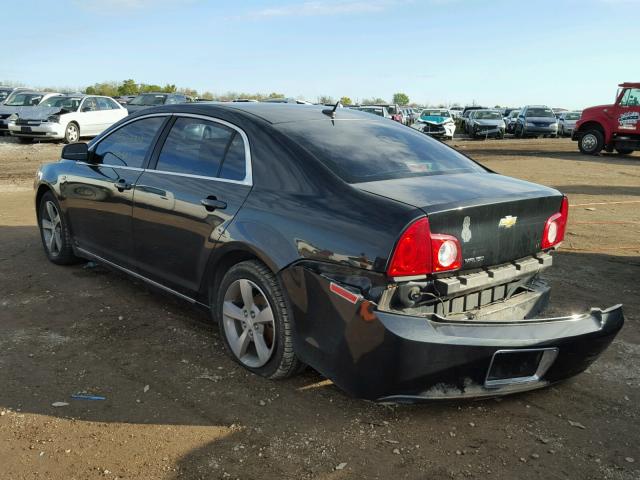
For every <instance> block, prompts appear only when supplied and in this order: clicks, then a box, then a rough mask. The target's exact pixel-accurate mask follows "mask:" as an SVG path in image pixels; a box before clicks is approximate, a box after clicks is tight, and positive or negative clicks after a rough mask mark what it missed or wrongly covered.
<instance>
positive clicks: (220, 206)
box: [200, 195, 227, 212]
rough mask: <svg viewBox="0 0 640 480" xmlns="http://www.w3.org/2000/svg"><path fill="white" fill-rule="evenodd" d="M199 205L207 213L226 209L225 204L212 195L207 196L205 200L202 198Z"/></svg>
mask: <svg viewBox="0 0 640 480" xmlns="http://www.w3.org/2000/svg"><path fill="white" fill-rule="evenodd" d="M200 203H201V204H202V205H204V208H206V209H207V211H208V212H213V211H214V210H224V209H225V208H227V202H223V201H222V200H218V199H217V198H216V197H214V196H212V195H210V196H208V197H207V198H203V199H202V200H200Z"/></svg>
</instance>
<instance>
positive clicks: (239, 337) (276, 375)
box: [211, 260, 303, 380]
mask: <svg viewBox="0 0 640 480" xmlns="http://www.w3.org/2000/svg"><path fill="white" fill-rule="evenodd" d="M214 298H215V302H214V303H213V305H212V306H211V310H212V312H214V316H215V318H216V320H217V321H218V324H219V327H220V336H221V337H222V340H223V342H224V344H225V347H226V350H227V353H228V354H229V355H230V356H231V358H233V359H234V360H235V361H236V362H237V363H239V364H240V365H242V366H243V367H244V368H246V369H247V370H249V371H251V372H253V373H255V374H256V375H260V376H262V377H265V378H269V379H272V380H276V379H282V378H287V377H290V376H292V375H294V374H296V373H297V372H298V371H300V369H301V367H302V366H303V365H302V364H301V362H300V361H299V360H298V358H297V357H296V354H295V352H294V351H293V318H292V313H291V311H292V309H291V307H290V305H289V301H288V299H287V296H286V292H285V291H284V289H283V288H282V286H281V284H280V281H279V280H278V278H277V277H276V276H275V275H274V274H273V272H272V271H271V270H270V269H269V268H268V267H267V266H266V265H265V264H263V263H262V262H259V261H257V260H249V261H245V262H241V263H238V264H237V265H235V266H233V267H231V269H229V271H228V272H227V273H226V274H225V276H224V277H223V279H222V281H221V282H220V286H219V288H218V289H217V291H216V292H215V293H214ZM232 345H233V346H232Z"/></svg>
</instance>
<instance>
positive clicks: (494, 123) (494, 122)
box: [474, 119, 504, 127]
mask: <svg viewBox="0 0 640 480" xmlns="http://www.w3.org/2000/svg"><path fill="white" fill-rule="evenodd" d="M474 122H475V123H477V124H478V125H489V126H495V127H498V126H500V125H502V124H503V123H504V120H502V119H495V120H493V119H487V120H484V119H478V120H474Z"/></svg>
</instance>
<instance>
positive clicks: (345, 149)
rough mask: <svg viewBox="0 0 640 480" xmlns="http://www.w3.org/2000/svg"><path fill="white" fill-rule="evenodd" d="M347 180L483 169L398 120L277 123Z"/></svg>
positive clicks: (288, 134) (357, 180)
mask: <svg viewBox="0 0 640 480" xmlns="http://www.w3.org/2000/svg"><path fill="white" fill-rule="evenodd" d="M278 128H280V129H281V130H282V131H283V133H285V134H286V135H287V136H289V137H290V138H291V139H292V140H294V141H295V142H297V143H298V144H300V145H304V146H305V148H306V149H307V150H308V151H310V152H311V154H312V155H313V156H314V157H315V158H316V159H317V160H318V161H320V162H322V163H323V164H324V165H326V166H327V167H328V168H329V169H330V170H332V171H333V172H334V173H335V174H336V175H338V176H339V177H340V178H342V179H343V180H344V181H346V182H348V183H360V182H371V181H377V180H388V179H393V178H406V177H417V176H426V175H442V174H451V173H462V172H485V171H486V170H485V169H484V168H482V167H481V166H479V165H478V164H476V163H474V162H473V161H471V160H470V159H468V158H467V157H465V156H464V155H461V154H460V153H458V152H456V151H455V150H454V149H452V148H449V147H447V146H446V145H443V144H442V143H440V142H438V141H437V140H434V139H432V138H431V137H429V136H427V135H425V134H423V133H421V132H418V131H417V130H414V129H411V128H407V127H405V126H404V125H400V124H399V123H397V122H388V121H382V120H378V119H373V118H372V119H371V120H370V121H367V120H364V119H362V120H360V119H354V121H350V122H338V121H336V122H291V123H283V124H281V125H279V126H278Z"/></svg>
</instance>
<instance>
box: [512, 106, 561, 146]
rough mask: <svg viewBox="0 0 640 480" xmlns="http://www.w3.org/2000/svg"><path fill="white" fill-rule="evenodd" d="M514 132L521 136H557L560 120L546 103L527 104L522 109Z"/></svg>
mask: <svg viewBox="0 0 640 480" xmlns="http://www.w3.org/2000/svg"><path fill="white" fill-rule="evenodd" d="M514 133H515V134H516V137H519V138H524V137H538V136H540V135H542V136H543V137H555V136H556V135H558V120H557V119H556V116H555V114H554V113H553V110H552V109H550V108H549V107H547V106H546V105H527V106H525V107H523V108H522V110H520V114H519V115H518V121H517V122H516V126H515V132H514Z"/></svg>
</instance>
